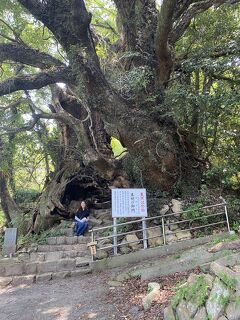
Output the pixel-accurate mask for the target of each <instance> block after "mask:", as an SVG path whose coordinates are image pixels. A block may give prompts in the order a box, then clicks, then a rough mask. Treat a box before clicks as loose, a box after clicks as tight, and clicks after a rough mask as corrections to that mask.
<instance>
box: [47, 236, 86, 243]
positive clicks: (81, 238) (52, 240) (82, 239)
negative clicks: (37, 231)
mask: <svg viewBox="0 0 240 320" xmlns="http://www.w3.org/2000/svg"><path fill="white" fill-rule="evenodd" d="M90 241H91V238H90V237H85V236H79V237H77V236H60V237H49V238H47V244H50V245H60V244H87V243H88V242H90Z"/></svg>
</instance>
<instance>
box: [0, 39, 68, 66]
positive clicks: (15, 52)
mask: <svg viewBox="0 0 240 320" xmlns="http://www.w3.org/2000/svg"><path fill="white" fill-rule="evenodd" d="M8 60H11V61H15V62H20V63H22V64H26V65H30V66H34V67H38V68H41V69H43V68H51V67H53V66H63V65H64V64H63V63H62V62H61V61H60V60H58V59H56V58H54V57H52V56H50V55H49V54H47V53H45V52H40V51H38V50H35V49H32V48H29V47H26V46H22V45H18V44H12V43H10V44H9V43H7V44H0V63H1V62H4V61H8Z"/></svg>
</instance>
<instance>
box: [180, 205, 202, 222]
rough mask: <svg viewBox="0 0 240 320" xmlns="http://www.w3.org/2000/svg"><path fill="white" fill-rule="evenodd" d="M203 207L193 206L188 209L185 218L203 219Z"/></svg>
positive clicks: (184, 214)
mask: <svg viewBox="0 0 240 320" xmlns="http://www.w3.org/2000/svg"><path fill="white" fill-rule="evenodd" d="M202 207H203V204H202V203H195V204H193V205H192V206H190V207H188V208H187V209H186V212H184V213H183V218H184V219H187V220H194V219H196V218H199V217H201V216H202V214H203V213H202V210H201V208H202Z"/></svg>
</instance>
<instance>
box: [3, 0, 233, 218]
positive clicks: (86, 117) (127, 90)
mask: <svg viewBox="0 0 240 320" xmlns="http://www.w3.org/2000/svg"><path fill="white" fill-rule="evenodd" d="M85 2H86V3H85ZM85 2H84V1H83V0H66V1H62V0H61V1H60V0H54V1H53V0H44V1H40V0H18V1H17V2H16V1H11V3H12V4H13V5H16V8H18V9H17V10H19V11H20V10H22V7H23V8H24V10H26V11H24V15H25V18H26V17H27V19H29V20H30V24H32V25H34V24H35V27H34V28H33V27H31V28H30V27H29V28H28V33H32V34H33V32H36V36H39V37H41V34H40V32H38V31H37V30H39V29H41V31H42V38H45V39H49V38H50V39H52V40H54V41H52V45H51V46H49V47H48V50H46V48H45V47H44V45H43V50H39V49H40V48H39V46H38V45H37V41H36V45H37V48H38V49H36V48H33V47H32V46H30V45H29V44H27V41H25V39H26V35H25V37H24V36H22V34H21V32H22V30H21V28H20V30H16V29H15V28H14V27H12V26H11V25H10V26H9V25H7V28H8V32H9V29H10V30H11V36H10V35H9V33H5V34H4V37H3V39H4V41H3V43H2V44H1V45H0V60H1V61H2V62H5V63H13V62H14V63H16V64H17V66H18V69H17V72H16V70H14V72H15V75H14V76H13V74H11V75H10V77H5V78H4V80H3V81H2V82H1V83H0V95H1V96H4V98H5V96H6V95H8V96H9V95H12V96H13V97H14V98H15V99H16V96H15V94H16V93H17V92H19V91H20V92H22V93H23V95H24V96H25V98H26V99H27V100H28V104H29V106H30V109H31V113H32V121H31V122H30V123H29V124H27V125H25V126H24V127H22V128H18V129H16V130H30V129H31V128H33V127H34V126H35V125H36V124H38V123H39V121H41V119H55V120H56V121H57V123H58V127H59V132H60V147H59V148H60V150H61V151H62V152H60V153H59V154H58V165H57V166H56V169H57V170H56V172H55V174H54V175H52V176H51V177H49V182H48V185H47V186H46V192H45V194H44V195H43V197H42V202H41V205H40V215H42V216H45V215H48V214H55V213H58V214H60V215H66V212H65V205H66V204H67V202H68V201H70V200H72V199H74V197H75V196H73V195H74V194H76V193H81V188H79V186H78V185H79V184H81V183H83V182H84V181H85V183H86V185H89V186H91V187H93V185H94V182H93V178H92V177H93V176H94V177H95V179H96V180H98V181H100V184H101V185H102V186H105V185H106V186H107V185H108V184H114V185H115V186H119V187H121V186H122V187H125V186H128V185H129V183H135V184H136V185H139V186H143V185H144V186H146V187H149V188H151V189H160V190H161V191H173V190H174V189H176V188H177V189H178V190H179V189H181V188H183V187H185V188H186V187H187V186H191V185H196V186H197V185H198V182H199V181H200V180H199V179H200V176H201V166H199V165H196V164H198V163H199V159H198V157H197V154H196V148H195V146H194V144H193V143H192V142H190V141H189V140H188V136H187V135H186V134H185V132H183V131H182V130H181V128H180V127H179V125H178V124H177V122H176V121H175V119H174V117H173V115H172V113H171V112H170V108H169V106H168V105H167V104H166V103H165V90H166V88H167V87H168V84H169V81H170V79H171V76H172V74H173V71H174V69H175V68H176V64H175V61H177V62H178V64H179V63H180V62H179V61H178V60H177V57H175V46H176V43H177V42H178V41H179V40H180V39H181V37H182V36H183V35H184V33H185V31H186V30H187V28H188V27H189V25H190V24H191V21H192V20H193V19H194V18H195V17H196V16H197V15H198V14H201V13H202V12H204V11H206V10H208V9H209V8H212V7H214V8H217V7H219V6H221V5H234V4H235V3H236V2H238V1H236V0H232V1H229V0H203V1H194V0H193V1H192V0H184V1H183V0H163V1H161V2H160V3H158V4H157V3H156V1H154V0H114V1H113V3H114V6H113V3H111V2H110V1H103V0H102V1H101V0H98V1H97V0H96V1H85ZM19 4H20V5H21V6H22V7H20V6H19ZM94 4H95V5H97V7H102V10H103V11H102V14H103V15H104V17H105V18H103V19H101V17H100V16H94V12H95V13H98V14H99V11H97V10H95V9H94V8H95V7H94ZM157 5H158V6H159V7H158V6H157ZM91 9H92V11H93V14H92V13H91ZM8 10H9V8H8ZM104 10H106V12H105V13H103V12H104ZM113 10H114V14H115V15H116V25H114V26H113V25H111V24H110V23H108V22H107V18H106V17H107V16H108V15H109V14H110V13H107V11H109V12H111V14H112V11H113ZM30 14H31V15H32V17H34V20H31V17H30ZM4 23H5V25H6V24H7V23H6V21H4ZM36 26H37V27H36ZM5 27H6V26H5ZM99 27H100V28H103V29H108V31H109V33H108V35H106V36H103V35H100V34H99ZM25 33H26V32H25ZM110 33H112V35H109V34H110ZM39 41H40V40H39ZM41 41H42V40H41ZM41 41H40V42H41ZM54 44H55V45H54ZM58 83H64V84H65V86H64V87H62V86H61V87H59V85H57V84H58ZM47 86H48V88H49V90H48V91H47V92H48V94H51V102H48V101H47V102H46V104H47V106H48V111H46V109H45V110H44V111H43V110H42V109H41V108H39V107H38V106H36V105H35V104H34V103H33V101H32V100H31V99H30V98H29V91H31V90H35V89H41V88H43V87H47ZM18 98H19V96H18ZM46 100H49V99H46ZM16 130H14V129H13V132H15V131H16ZM110 136H116V137H117V138H118V139H119V140H120V141H121V143H122V144H123V145H124V146H125V147H126V148H127V149H128V155H127V156H126V157H125V158H124V159H123V160H121V161H118V160H116V159H114V158H113V156H112V153H111V151H110V150H109V146H108V144H109V137H110ZM200 162H201V161H200ZM89 190H90V191H91V190H93V189H91V188H90V189H89ZM76 197H77V196H76ZM78 197H81V195H80V196H79V195H78ZM37 220H38V219H37Z"/></svg>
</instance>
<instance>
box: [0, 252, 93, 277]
mask: <svg viewBox="0 0 240 320" xmlns="http://www.w3.org/2000/svg"><path fill="white" fill-rule="evenodd" d="M89 264H90V259H89V258H87V257H84V258H81V257H76V258H74V259H70V258H68V259H58V260H52V261H33V262H31V261H30V262H23V261H22V262H18V263H16V262H15V263H12V264H2V265H1V273H0V276H1V277H12V276H22V275H31V274H36V275H39V274H45V273H54V272H60V271H74V270H77V269H81V268H82V267H86V266H88V267H89Z"/></svg>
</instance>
